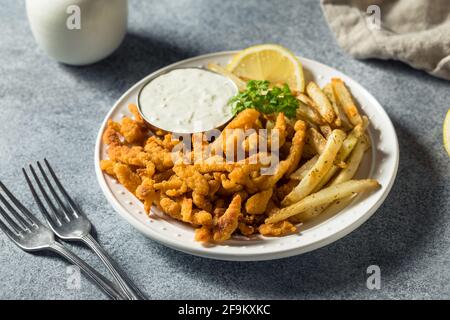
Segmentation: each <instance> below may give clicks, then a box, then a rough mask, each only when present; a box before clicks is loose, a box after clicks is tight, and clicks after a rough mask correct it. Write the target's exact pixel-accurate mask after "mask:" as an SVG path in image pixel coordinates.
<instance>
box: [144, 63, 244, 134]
mask: <svg viewBox="0 0 450 320" xmlns="http://www.w3.org/2000/svg"><path fill="white" fill-rule="evenodd" d="M237 92H238V89H237V87H236V85H235V84H234V83H233V82H232V81H231V80H230V79H228V78H226V77H224V76H222V75H220V74H217V73H214V72H210V71H207V70H202V69H197V68H186V69H177V70H173V71H170V72H169V73H166V74H164V75H161V76H159V77H157V78H155V79H153V80H152V81H150V82H149V83H148V84H147V85H145V87H144V88H143V89H142V91H141V93H140V95H139V98H138V100H139V101H138V103H139V108H140V110H141V113H142V115H143V116H144V118H145V119H146V120H147V121H148V122H149V123H150V124H152V125H154V126H156V127H158V128H160V129H163V130H166V131H171V132H177V133H194V132H203V131H207V130H211V129H214V128H217V127H219V126H220V125H222V124H224V123H226V122H227V121H228V120H230V119H231V118H232V112H231V106H229V105H228V101H229V99H230V98H231V97H233V96H234V95H235V94H236V93H237Z"/></svg>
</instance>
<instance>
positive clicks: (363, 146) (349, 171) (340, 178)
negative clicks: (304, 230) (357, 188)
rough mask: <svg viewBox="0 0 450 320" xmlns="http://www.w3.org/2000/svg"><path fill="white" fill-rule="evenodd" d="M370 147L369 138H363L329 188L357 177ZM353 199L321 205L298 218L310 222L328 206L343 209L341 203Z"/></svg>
mask: <svg viewBox="0 0 450 320" xmlns="http://www.w3.org/2000/svg"><path fill="white" fill-rule="evenodd" d="M369 146H370V143H369V140H368V137H367V136H363V137H362V138H361V139H360V140H359V142H358V143H357V145H356V146H355V148H354V150H353V151H352V153H351V155H350V157H349V159H348V161H347V167H346V168H344V169H341V171H340V172H339V174H338V175H337V176H336V177H335V178H334V179H333V181H331V182H330V184H329V186H334V185H337V184H340V183H343V182H346V181H348V180H350V179H352V178H353V176H354V175H355V173H356V171H357V170H358V168H359V165H360V163H361V160H362V158H363V156H364V153H365V152H366V150H367V149H368V148H369ZM352 198H353V196H350V197H348V198H344V199H341V200H338V201H334V202H333V203H332V204H331V205H329V204H326V205H321V206H319V207H316V208H313V209H310V210H306V211H305V212H303V213H301V214H300V215H298V216H297V218H298V219H299V220H301V221H306V220H309V219H310V218H312V217H315V216H317V215H319V214H321V213H322V212H323V211H324V210H325V209H326V208H327V207H328V205H329V206H333V207H336V208H337V207H341V206H342V204H341V202H345V203H347V204H348V203H349V202H350V201H351V199H352Z"/></svg>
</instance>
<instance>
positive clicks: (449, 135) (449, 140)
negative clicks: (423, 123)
mask: <svg viewBox="0 0 450 320" xmlns="http://www.w3.org/2000/svg"><path fill="white" fill-rule="evenodd" d="M443 135H444V147H445V150H447V153H448V155H449V156H450V109H448V111H447V115H446V116H445V120H444V128H443Z"/></svg>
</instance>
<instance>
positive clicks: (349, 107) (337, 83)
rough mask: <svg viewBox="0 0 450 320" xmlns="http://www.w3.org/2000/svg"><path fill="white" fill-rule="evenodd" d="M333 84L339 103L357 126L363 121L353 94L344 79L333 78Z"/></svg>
mask: <svg viewBox="0 0 450 320" xmlns="http://www.w3.org/2000/svg"><path fill="white" fill-rule="evenodd" d="M331 86H332V87H333V92H334V95H335V97H336V101H337V103H339V104H340V105H341V106H342V109H344V111H345V114H346V115H347V117H348V119H349V120H350V122H351V123H352V124H353V125H354V126H356V125H358V124H361V123H362V118H361V115H360V114H359V112H358V108H357V107H356V105H355V102H354V101H353V98H352V95H351V94H350V92H349V91H348V89H347V87H346V86H345V83H344V81H342V80H341V79H338V78H333V79H331Z"/></svg>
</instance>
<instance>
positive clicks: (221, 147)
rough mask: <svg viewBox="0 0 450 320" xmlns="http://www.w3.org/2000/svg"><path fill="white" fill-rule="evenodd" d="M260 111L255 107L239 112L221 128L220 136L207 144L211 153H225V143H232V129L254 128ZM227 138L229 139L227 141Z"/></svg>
mask: <svg viewBox="0 0 450 320" xmlns="http://www.w3.org/2000/svg"><path fill="white" fill-rule="evenodd" d="M259 116H260V113H259V112H258V111H257V110H255V109H245V110H244V111H242V112H241V113H239V114H238V115H237V116H236V117H235V118H234V119H233V120H231V122H230V123H229V124H228V125H227V126H226V127H225V129H224V130H222V133H221V134H220V136H219V137H218V138H217V139H216V140H214V142H213V143H211V144H210V145H209V148H210V152H211V154H213V155H214V154H215V155H222V154H223V153H224V152H225V154H226V150H227V145H231V142H232V143H233V145H234V141H235V138H236V137H235V135H234V134H233V132H236V131H235V130H233V129H243V130H244V131H245V130H248V129H254V128H255V127H256V121H257V120H258V118H259ZM227 140H231V142H230V141H228V142H227Z"/></svg>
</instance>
